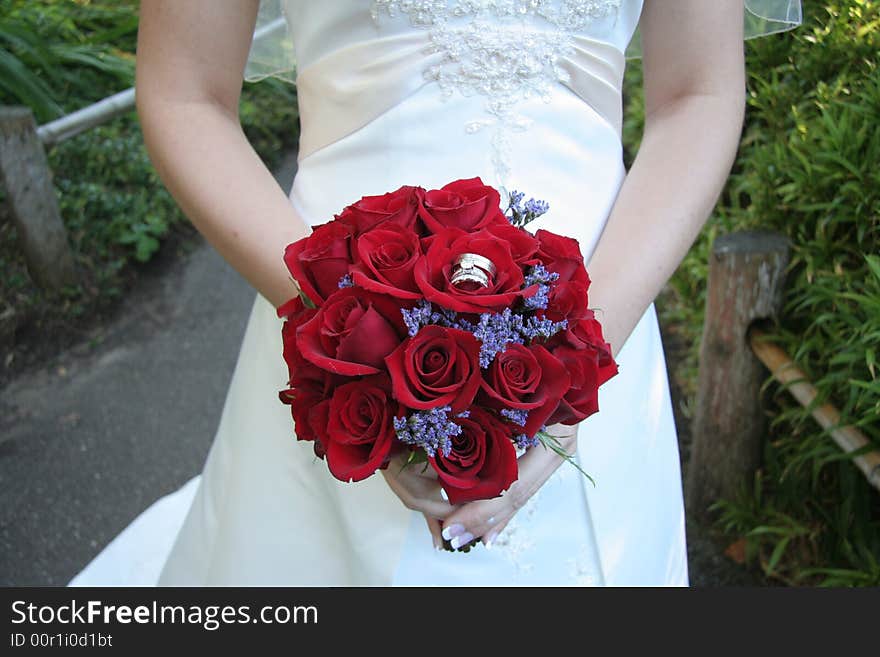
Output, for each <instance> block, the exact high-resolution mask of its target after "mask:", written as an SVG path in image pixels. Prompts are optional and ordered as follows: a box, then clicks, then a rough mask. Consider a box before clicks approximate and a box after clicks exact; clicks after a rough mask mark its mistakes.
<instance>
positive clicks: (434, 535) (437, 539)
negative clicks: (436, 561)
mask: <svg viewBox="0 0 880 657" xmlns="http://www.w3.org/2000/svg"><path fill="white" fill-rule="evenodd" d="M425 522H427V523H428V531H430V532H431V539H432V540H433V541H434V549H435V550H440V549H442V548H443V536H442V535H441V532H442V531H443V530H442V527H441V526H440V521H439V520H437V519H436V518H432V517H431V516H429V515H425Z"/></svg>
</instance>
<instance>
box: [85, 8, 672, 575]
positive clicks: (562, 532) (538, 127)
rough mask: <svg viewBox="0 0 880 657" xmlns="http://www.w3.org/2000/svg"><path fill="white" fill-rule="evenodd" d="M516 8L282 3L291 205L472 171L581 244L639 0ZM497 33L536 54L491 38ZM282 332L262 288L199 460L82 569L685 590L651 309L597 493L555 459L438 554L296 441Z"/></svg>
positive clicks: (306, 213) (593, 239)
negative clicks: (289, 79)
mask: <svg viewBox="0 0 880 657" xmlns="http://www.w3.org/2000/svg"><path fill="white" fill-rule="evenodd" d="M511 3H513V4H511ZM517 3H518V4H519V6H526V5H527V4H528V3H523V2H521V1H520V0H499V1H498V2H488V1H486V0H482V1H481V2H476V3H474V2H470V3H469V5H470V8H471V10H472V11H470V13H469V12H468V11H464V12H463V13H462V12H459V13H457V14H456V13H454V12H453V11H451V10H452V9H454V8H455V7H456V6H459V7H461V6H462V5H463V4H468V3H464V2H463V0H449V2H447V3H444V2H439V3H438V2H437V1H436V0H432V1H431V2H422V3H419V2H415V3H407V2H393V1H387V0H385V1H380V2H370V0H334V2H332V3H330V2H323V3H317V2H308V1H305V0H287V2H286V7H285V9H286V14H287V17H288V20H289V21H290V28H291V31H292V34H293V37H294V43H295V45H296V48H297V52H296V57H297V61H298V63H299V74H298V89H299V103H300V112H301V120H302V135H301V139H300V154H299V169H298V172H297V175H296V178H295V180H294V184H293V187H292V190H291V193H290V201H291V203H292V205H293V207H294V209H295V210H296V211H297V212H298V213H299V214H300V215H301V216H302V217H303V218H305V219H306V220H307V221H310V222H312V223H313V224H316V223H322V222H325V221H327V220H328V219H330V218H331V217H332V216H333V214H334V213H337V212H339V211H340V209H341V208H342V207H343V206H344V205H346V204H348V203H350V202H352V201H354V200H356V199H358V198H360V197H361V196H363V195H368V194H376V193H382V192H384V191H389V190H393V189H396V188H397V187H399V186H400V185H404V184H411V185H421V186H423V187H426V188H432V187H438V186H441V185H443V184H445V183H447V182H449V181H451V180H454V179H457V178H467V177H473V176H481V177H482V178H483V180H484V181H485V182H487V183H489V184H493V185H497V186H499V187H505V188H507V189H519V190H523V191H525V192H526V193H527V194H529V195H533V196H535V197H537V198H541V199H544V200H546V201H548V202H549V204H550V212H549V213H547V214H546V215H544V216H543V217H541V218H540V219H538V220H537V221H536V222H534V224H532V225H531V226H530V229H533V230H534V229H537V228H547V229H550V230H553V231H556V232H559V233H562V234H567V235H570V236H572V237H575V238H577V239H578V240H579V241H580V244H581V246H582V249H583V252H584V255H585V257H586V258H589V256H590V254H591V253H592V252H593V250H594V249H595V247H596V244H597V242H598V240H599V237H600V235H601V233H602V230H603V227H604V224H605V221H606V220H607V217H608V214H609V212H610V209H611V207H612V205H613V203H614V201H615V198H616V195H617V193H618V190H619V188H620V185H621V183H622V181H623V179H624V176H625V173H626V172H625V169H624V166H623V162H622V149H621V142H620V130H621V125H620V123H621V82H622V77H623V67H624V63H625V60H624V56H623V53H624V50H625V48H626V46H627V44H628V42H629V40H630V38H631V36H632V34H633V31H634V30H635V27H636V25H637V22H638V17H639V15H640V12H641V5H642V2H641V0H580V1H577V0H554V1H553V2H544V3H539V4H541V5H542V6H545V7H547V8H548V11H551V10H552V11H555V10H557V9H560V10H561V9H566V10H568V9H571V8H574V9H576V10H578V11H580V13H579V14H578V13H575V14H571V13H570V12H569V14H560V13H558V12H557V13H555V14H553V13H550V14H547V15H539V14H535V13H529V12H525V13H523V14H521V15H519V14H505V13H504V10H505V6H506V7H513V8H514V9H516V5H517ZM414 5H424V6H427V7H428V8H427V9H425V11H424V12H423V13H421V14H419V13H417V12H416V10H415V9H413V8H412V7H413V6H414ZM502 5H504V6H502ZM475 6H476V7H477V8H476V9H475V8H474V7H475ZM444 7H445V8H446V9H444ZM371 9H373V10H375V11H374V15H371ZM566 16H568V17H569V18H565V17H566ZM571 16H574V18H573V19H571V20H570V17H571ZM585 16H586V17H587V18H586V19H584V17H585ZM563 19H565V20H566V21H568V22H567V23H565V22H564V21H563ZM572 26H574V27H572ZM450 35H452V36H453V37H454V39H453V40H450V38H449V37H450ZM487 35H488V37H487ZM499 35H501V36H500V37H499ZM502 37H503V38H502ZM499 38H501V41H502V42H504V43H506V44H508V46H509V44H523V46H524V47H523V48H519V47H517V46H516V45H514V46H512V47H507V48H506V50H504V51H501V52H492V47H493V46H492V43H498V42H499V41H498V39H499ZM450 44H453V45H452V46H450ZM458 44H464V45H463V46H461V48H459V45H458ZM450 47H452V48H454V50H450ZM529 53H532V54H535V53H538V54H540V55H541V57H540V58H536V57H531V58H530V56H529ZM475 63H476V64H479V65H475ZM539 64H540V65H539ZM542 66H543V68H542ZM511 71H512V74H513V76H514V79H513V80H511V79H510V78H509V75H510V74H511ZM517 76H519V77H517ZM511 85H512V86H511ZM511 88H512V89H513V93H511ZM527 94H528V96H527ZM596 284H597V285H598V284H601V282H597V283H596ZM600 318H601V315H600ZM280 330H281V321H280V320H279V319H278V318H277V317H276V316H275V311H274V308H273V307H272V306H271V305H270V304H269V303H268V302H267V301H266V300H265V299H264V298H262V297H261V296H259V295H258V296H257V298H256V300H255V302H254V306H253V309H252V311H251V316H250V319H249V322H248V326H247V330H246V334H245V337H244V342H243V344H242V348H241V352H240V354H239V358H238V362H237V365H236V368H235V373H234V375H233V379H232V382H231V384H230V387H229V391H228V395H227V398H226V402H225V406H224V409H223V414H222V417H221V420H220V425H219V427H218V431H217V434H216V437H215V441H214V443H213V446H212V448H211V451H210V454H209V456H208V459H207V461H206V464H205V468H204V471H203V474H202V475H201V477H199V478H196V479H194V480H193V481H191V482H190V484H188V486H187V487H185V488H184V489H182V490H181V491H178V492H177V493H175V494H174V495H173V496H169V497H167V498H163V499H162V500H160V501H159V502H157V503H156V504H155V505H154V506H153V507H150V508H149V509H147V510H146V511H145V512H144V513H143V514H142V515H141V516H140V517H139V518H138V519H136V520H135V522H134V523H133V524H132V526H130V527H129V528H128V529H127V530H126V531H125V532H123V534H120V536H119V537H117V539H116V540H115V541H114V542H113V543H111V544H110V545H109V546H108V547H107V548H106V549H105V550H104V551H103V552H102V553H101V554H100V555H98V557H97V558H96V559H95V560H94V561H93V562H92V563H91V564H90V565H89V566H88V567H87V568H86V569H85V570H84V571H83V572H82V573H80V575H79V576H78V577H77V578H76V579H75V580H74V581H73V582H72V583H73V584H76V585H99V584H155V583H158V584H160V585H177V584H179V585H237V584H242V585H288V584H289V585H389V584H398V585H413V584H438V585H443V584H472V585H509V584H523V585H569V584H586V585H591V584H592V585H612V586H620V585H687V583H688V574H687V558H686V549H685V528H684V507H683V502H682V490H681V476H680V470H679V457H678V445H677V438H676V429H675V424H674V420H673V414H672V407H671V402H670V395H669V386H668V380H667V371H666V364H665V361H664V355H663V348H662V344H661V341H660V333H659V329H658V324H657V317H656V313H655V309H654V306H653V304H652V305H651V306H649V307H648V309H647V310H646V312H645V314H644V315H643V317H642V318H641V320H640V321H639V323H638V325H637V326H636V328H635V330H634V331H633V333H632V334H631V335H630V337H629V339H628V340H627V341H626V343H625V345H624V346H623V347H622V349H621V350H620V352H619V354H618V357H617V361H618V363H619V366H620V373H619V374H618V375H617V376H616V377H615V378H613V379H611V380H610V381H609V382H608V383H607V384H605V385H604V386H603V387H602V389H601V391H600V396H599V403H600V411H599V412H598V413H597V414H595V415H593V416H591V417H590V418H588V419H587V420H586V421H584V422H583V423H582V424H581V426H580V429H579V435H578V454H579V457H578V458H579V462H580V464H581V466H582V467H583V468H584V469H585V470H586V471H587V472H589V473H590V474H591V475H592V476H593V478H594V479H595V481H596V485H595V487H594V486H593V485H592V484H591V483H590V482H589V481H588V480H586V479H585V478H584V477H582V476H581V475H580V474H579V473H577V472H576V471H575V470H574V469H573V468H571V466H568V465H563V466H562V467H561V468H560V469H559V470H558V471H557V473H556V474H555V475H554V477H552V478H551V479H550V480H549V481H548V482H547V484H545V486H544V487H543V488H542V489H541V491H540V492H539V494H538V495H536V496H535V498H534V499H533V500H532V501H531V502H530V504H529V505H528V506H527V507H526V508H525V509H523V510H521V511H520V512H519V514H518V515H517V517H516V518H515V521H514V523H512V525H511V526H510V527H509V528H508V529H507V530H505V532H503V534H502V535H501V537H500V538H499V541H498V543H497V544H496V546H495V547H493V549H492V550H486V549H484V548H483V547H482V546H478V547H477V548H475V549H474V550H472V551H471V552H470V553H468V554H460V553H456V554H450V553H437V552H436V551H434V550H433V547H432V544H431V539H430V536H429V534H428V531H427V528H426V526H425V523H424V520H423V518H422V517H421V515H420V514H417V513H415V512H412V511H409V510H407V509H406V508H405V507H404V506H403V505H402V504H401V502H400V501H399V500H398V498H397V497H396V496H395V495H394V494H393V493H392V492H391V491H390V489H389V488H388V487H387V485H386V484H385V482H384V479H383V478H382V477H381V476H379V475H377V476H374V477H371V478H369V479H368V480H366V481H363V482H360V483H357V484H342V483H340V482H338V481H336V480H335V479H333V478H332V477H331V475H330V474H329V472H328V471H327V469H326V466H325V464H324V463H323V462H321V461H316V460H315V459H314V457H313V454H312V450H311V445H310V444H307V443H302V442H297V441H296V440H295V437H294V434H293V428H292V421H291V418H290V414H289V409H288V407H286V406H283V405H282V404H280V402H279V401H278V397H277V391H278V390H279V389H281V388H282V387H283V386H284V384H285V382H286V379H287V372H286V369H285V365H284V362H283V360H282V359H281V337H280ZM178 526H180V531H179V532H177V533H176V534H175V529H176V527H178ZM160 564H162V565H161V566H160ZM160 568H161V572H160Z"/></svg>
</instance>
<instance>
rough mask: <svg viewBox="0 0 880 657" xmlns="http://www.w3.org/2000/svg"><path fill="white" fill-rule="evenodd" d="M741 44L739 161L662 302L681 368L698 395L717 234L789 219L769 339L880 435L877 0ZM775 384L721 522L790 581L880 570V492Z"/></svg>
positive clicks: (831, 579) (632, 114)
mask: <svg viewBox="0 0 880 657" xmlns="http://www.w3.org/2000/svg"><path fill="white" fill-rule="evenodd" d="M746 52H747V69H748V99H747V102H748V106H747V117H746V126H745V129H744V132H743V138H742V142H741V146H740V150H739V154H738V157H737V161H736V164H735V165H734V168H733V171H732V174H731V176H730V179H729V180H728V183H727V185H726V188H725V191H724V193H723V195H722V198H721V200H720V202H719V203H718V205H717V207H716V209H715V212H714V213H713V215H712V217H711V218H710V220H709V222H708V223H707V225H706V227H705V229H704V230H703V232H702V234H701V236H700V238H699V239H698V241H697V242H696V244H695V245H694V247H693V249H692V250H691V252H690V253H689V254H688V256H687V257H686V259H685V260H684V262H683V263H682V265H681V266H680V267H679V269H678V271H677V272H676V273H675V275H674V276H673V278H672V280H671V281H670V285H669V289H668V291H667V295H666V297H665V300H666V302H665V303H664V305H663V307H662V308H659V310H660V313H661V318H662V319H663V320H664V322H668V323H670V324H672V325H675V327H676V330H677V331H680V332H682V333H684V334H686V335H687V336H689V340H690V343H691V344H692V345H693V348H692V350H691V353H690V354H689V356H688V358H687V359H686V361H685V362H683V363H681V364H680V365H678V366H677V367H676V372H675V373H674V375H675V376H676V378H677V379H678V380H679V381H680V382H682V383H683V385H684V386H685V388H686V390H688V392H689V393H690V396H691V398H692V399H693V397H694V386H695V383H696V361H697V353H698V349H699V338H700V331H701V327H702V313H703V308H704V305H705V280H706V275H707V263H708V254H709V249H710V247H711V243H712V240H713V239H714V238H715V236H716V235H718V234H719V233H726V232H729V231H732V230H740V229H751V228H757V227H761V228H766V229H771V230H775V231H779V232H781V233H784V234H786V235H788V236H789V237H790V238H791V241H792V243H793V252H792V261H791V265H790V267H789V272H788V280H787V290H786V298H785V307H784V313H783V316H782V318H781V322H780V326H779V327H778V329H777V330H776V332H775V335H774V340H775V341H776V342H778V343H779V344H780V345H781V346H782V347H783V348H784V349H785V350H786V351H787V352H788V353H789V354H790V355H791V356H792V357H793V358H794V359H795V361H796V362H797V363H798V365H799V366H800V367H801V368H802V369H803V370H804V371H805V372H806V373H807V375H808V376H809V377H810V379H811V380H812V382H813V383H814V384H815V385H816V387H817V389H818V392H819V399H818V400H817V403H822V402H823V401H830V402H832V403H834V404H835V405H836V406H837V407H838V408H839V409H840V410H841V413H842V416H843V417H842V421H843V422H844V423H845V424H853V425H856V426H858V427H859V428H860V429H861V430H862V431H863V432H865V434H866V435H867V436H868V437H869V439H871V440H872V441H873V444H874V445H875V446H878V447H880V421H878V420H880V380H878V378H877V374H878V371H877V370H878V362H877V359H878V351H880V256H878V253H880V248H878V247H880V171H878V169H877V163H878V162H880V131H878V130H877V128H876V125H877V123H878V119H880V71H878V65H880V54H878V53H880V3H878V2H875V1H872V0H842V1H840V2H827V1H826V2H819V3H805V23H804V25H802V26H801V27H800V28H798V29H797V30H795V31H793V32H789V33H785V34H782V35H775V36H770V37H765V38H761V39H757V40H751V41H749V42H748V43H747V46H746ZM631 68H632V69H633V70H632V71H630V72H628V74H627V85H628V91H629V94H631V95H633V96H635V97H636V98H637V99H638V98H639V90H638V86H637V85H638V83H639V80H640V78H639V75H640V71H639V70H638V67H635V66H634V67H631ZM641 112H642V109H641V105H640V103H639V101H638V100H637V101H636V102H634V103H631V104H630V105H629V107H628V115H627V119H626V123H625V135H624V136H625V139H626V140H627V153H628V154H632V153H634V152H635V148H636V146H637V144H636V140H637V139H638V135H639V134H640V130H641V120H642V119H641ZM658 306H659V304H658ZM768 385H769V378H768ZM769 390H770V391H772V394H771V395H769V399H768V413H769V415H770V417H771V418H772V421H771V423H770V427H769V433H768V436H767V442H766V448H765V454H764V465H763V468H762V469H761V471H760V472H759V473H758V474H757V477H756V480H755V482H753V485H752V486H750V487H749V488H748V489H744V490H743V492H742V494H741V495H740V496H739V497H738V498H737V499H734V500H723V501H720V503H719V504H718V505H717V510H718V511H719V516H718V518H719V527H720V528H722V529H723V530H724V531H725V532H727V533H728V534H729V535H730V536H731V537H738V536H745V537H746V538H747V542H748V554H749V555H751V556H752V557H753V558H755V559H757V560H758V561H759V563H760V565H761V567H762V569H763V570H764V572H765V574H767V575H770V576H773V577H778V578H780V579H781V580H782V581H785V582H788V583H791V584H800V583H805V584H813V583H825V584H837V585H840V584H852V585H864V584H873V585H877V584H880V498H878V495H877V491H876V490H874V489H872V488H871V487H870V486H869V485H868V484H867V482H866V480H865V478H864V477H863V476H862V474H861V472H859V471H858V470H857V469H856V468H855V466H854V465H853V464H852V463H851V462H849V457H847V456H846V455H844V454H843V453H842V451H841V450H840V449H839V448H838V447H837V446H836V445H835V444H834V443H833V442H832V439H831V437H830V436H829V435H828V433H827V432H826V431H824V430H822V429H821V428H820V427H819V426H818V425H817V424H816V423H815V421H814V420H813V419H812V418H811V416H810V414H809V413H808V412H807V411H805V410H804V409H803V408H802V407H801V406H800V405H799V404H797V403H796V402H794V401H792V400H791V399H790V398H789V396H788V393H787V392H784V391H782V390H780V389H779V388H778V387H777V386H775V385H769Z"/></svg>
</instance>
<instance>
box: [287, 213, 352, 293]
mask: <svg viewBox="0 0 880 657" xmlns="http://www.w3.org/2000/svg"><path fill="white" fill-rule="evenodd" d="M351 237H352V229H351V227H350V226H348V225H347V224H345V223H343V222H341V221H330V222H328V223H326V224H322V225H320V226H316V227H315V230H314V232H313V233H312V234H311V235H309V236H307V237H304V238H302V239H301V240H298V241H296V242H294V243H293V244H289V245H288V246H287V248H286V249H285V250H284V263H285V264H286V265H287V269H288V270H290V273H291V274H292V275H293V277H294V279H296V282H297V283H298V284H299V286H300V288H301V289H302V291H303V292H304V293H305V295H306V296H307V297H308V298H309V300H311V301H312V303H314V304H316V305H320V304H321V303H323V302H324V301H325V300H326V299H327V297H329V296H330V295H331V294H333V293H334V292H335V291H336V290H338V289H339V279H340V278H342V277H343V276H345V275H346V274H347V273H348V269H349V267H350V266H351V260H352V259H351Z"/></svg>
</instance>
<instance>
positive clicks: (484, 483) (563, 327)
mask: <svg viewBox="0 0 880 657" xmlns="http://www.w3.org/2000/svg"><path fill="white" fill-rule="evenodd" d="M523 198H524V195H523V194H522V193H519V192H511V193H510V195H509V198H508V203H507V209H506V210H502V208H501V196H500V194H499V192H498V191H497V190H495V189H494V188H492V187H490V186H487V185H484V184H483V182H482V180H480V179H479V178H471V179H466V180H456V181H455V182H452V183H449V184H448V185H446V186H444V187H443V188H441V189H436V190H430V191H428V190H425V189H423V188H421V187H414V186H403V187H401V188H400V189H398V190H396V191H394V192H390V193H387V194H382V195H378V196H365V197H363V198H361V199H360V200H359V201H357V202H356V203H354V204H352V205H349V206H348V207H346V208H345V209H343V210H342V212H341V213H340V214H338V215H335V217H334V219H333V220H332V221H328V222H327V223H325V224H322V225H320V226H316V227H315V229H314V231H313V232H312V234H311V235H309V236H308V237H305V238H303V239H301V240H299V241H297V242H294V243H293V244H290V245H288V246H287V248H286V249H285V253H284V261H285V263H286V265H287V268H288V269H289V271H290V273H291V275H292V276H293V278H294V279H295V283H296V284H297V285H298V286H299V290H300V295H299V296H297V297H294V298H293V299H291V300H290V301H289V302H287V303H286V304H284V305H283V306H281V307H280V308H279V309H278V316H279V317H281V318H285V322H284V325H283V328H282V337H283V341H284V359H285V361H286V363H287V366H288V369H289V374H290V378H289V381H288V388H286V389H285V390H282V391H280V393H279V397H280V399H281V401H282V402H284V403H285V404H289V405H290V407H291V412H292V415H293V420H294V423H295V427H296V436H297V438H298V439H300V440H308V441H312V442H313V443H314V450H315V453H316V454H317V455H318V456H319V457H321V458H323V459H325V460H326V462H327V465H328V466H329V469H330V472H331V473H332V474H333V475H334V476H335V477H337V478H338V479H340V480H342V481H359V480H362V479H365V478H366V477H369V476H370V475H372V474H373V473H375V472H376V471H377V470H378V469H380V468H384V467H386V466H387V464H388V462H389V461H390V459H391V458H392V457H393V456H395V455H397V454H398V453H400V452H401V451H406V452H408V453H409V456H408V458H409V461H415V462H425V461H427V463H428V464H430V467H432V468H434V470H435V471H436V473H437V476H438V478H439V479H440V480H441V482H442V484H443V488H444V490H445V491H446V493H447V495H448V499H449V502H450V503H452V504H459V503H462V502H467V501H471V500H476V499H487V498H491V497H496V496H498V495H500V494H501V493H502V492H503V491H505V490H506V489H507V488H508V487H509V486H510V485H511V484H512V483H513V482H514V481H516V479H517V454H518V451H519V453H521V450H523V449H528V448H529V447H533V446H535V445H538V444H544V445H545V446H547V447H550V448H553V449H556V450H557V451H560V452H561V448H559V447H558V443H555V442H554V439H553V437H552V436H549V435H548V434H547V433H545V432H544V431H542V430H543V429H544V428H545V427H546V426H549V425H551V424H555V423H562V424H575V423H577V422H579V421H581V420H583V419H584V418H586V417H588V416H589V415H591V414H593V413H595V412H596V411H598V408H599V406H598V389H599V386H601V385H602V384H603V383H604V382H605V381H607V380H608V379H610V378H611V377H613V376H614V375H615V374H617V371H618V368H617V364H616V363H615V361H614V359H613V357H612V355H611V348H610V345H609V344H608V343H606V342H605V340H604V339H603V336H602V327H601V326H600V324H599V322H598V321H597V320H596V318H595V316H594V314H593V312H592V311H591V310H590V309H589V308H588V307H587V306H588V302H587V291H588V288H589V285H590V279H589V277H588V275H587V271H586V269H585V268H584V261H583V257H582V255H581V251H580V247H579V245H578V243H577V241H576V240H574V239H571V238H568V237H563V236H561V235H557V234H555V233H552V232H550V231H547V230H538V231H537V232H536V233H535V234H534V235H532V234H531V233H529V232H528V231H526V230H525V228H523V226H524V225H526V224H527V223H528V222H530V221H531V220H533V219H534V218H536V217H537V216H540V215H541V214H543V213H544V212H546V211H547V209H548V207H547V204H546V203H544V202H542V201H536V200H535V199H530V200H529V201H526V202H523ZM518 448H519V449H518ZM563 454H564V453H563ZM426 467H427V466H426Z"/></svg>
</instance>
